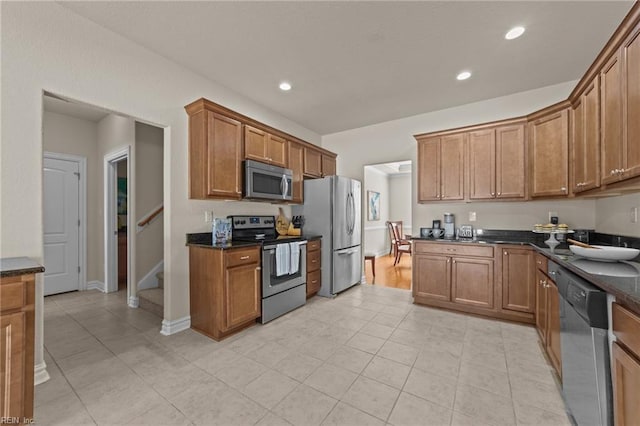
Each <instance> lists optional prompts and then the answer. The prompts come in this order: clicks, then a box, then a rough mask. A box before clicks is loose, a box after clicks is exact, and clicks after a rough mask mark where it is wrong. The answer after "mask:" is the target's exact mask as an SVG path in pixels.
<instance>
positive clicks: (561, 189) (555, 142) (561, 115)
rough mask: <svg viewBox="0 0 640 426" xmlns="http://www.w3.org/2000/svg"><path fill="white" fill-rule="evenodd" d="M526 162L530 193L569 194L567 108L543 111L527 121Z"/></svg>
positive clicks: (544, 195)
mask: <svg viewBox="0 0 640 426" xmlns="http://www.w3.org/2000/svg"><path fill="white" fill-rule="evenodd" d="M529 163H530V165H529V167H530V170H531V173H530V185H531V191H530V193H531V196H532V197H549V196H556V195H568V193H569V173H568V167H569V114H568V108H563V109H561V110H560V111H558V110H555V111H554V110H553V109H552V110H551V112H548V113H545V112H543V113H541V114H540V116H539V118H534V119H533V121H531V122H529Z"/></svg>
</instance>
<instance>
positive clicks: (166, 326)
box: [160, 316, 191, 336]
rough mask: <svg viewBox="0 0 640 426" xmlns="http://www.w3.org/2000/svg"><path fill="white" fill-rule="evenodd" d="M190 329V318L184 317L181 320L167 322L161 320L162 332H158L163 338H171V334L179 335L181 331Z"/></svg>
mask: <svg viewBox="0 0 640 426" xmlns="http://www.w3.org/2000/svg"><path fill="white" fill-rule="evenodd" d="M190 327H191V317H190V316H186V317H182V318H178V319H177V320H173V321H169V320H166V319H165V320H162V330H160V334H163V335H165V336H171V335H172V334H176V333H179V332H181V331H183V330H187V329H188V328H190Z"/></svg>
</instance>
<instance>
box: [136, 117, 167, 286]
mask: <svg viewBox="0 0 640 426" xmlns="http://www.w3.org/2000/svg"><path fill="white" fill-rule="evenodd" d="M135 137H136V199H135V203H136V212H137V217H136V219H135V223H136V224H137V223H138V222H140V220H142V219H143V218H144V217H146V216H147V215H149V214H150V213H152V212H153V211H154V210H155V209H156V208H157V207H158V206H160V205H162V203H163V197H164V195H163V186H162V177H163V170H162V167H163V166H162V165H163V155H164V154H163V152H164V148H163V143H164V140H163V139H164V131H163V130H162V129H161V128H159V127H154V126H149V125H148V124H143V123H136V124H135ZM162 217H163V216H162V214H160V215H159V216H157V217H156V219H154V220H153V221H152V222H151V223H150V224H149V225H147V226H146V227H145V228H144V229H142V230H141V231H140V232H139V233H136V277H135V281H136V283H138V282H140V280H141V279H142V278H143V277H144V276H145V275H147V274H148V273H149V271H151V270H152V269H153V268H154V267H155V266H156V265H157V264H158V263H159V262H160V261H162V259H163V244H162V242H163V240H164V232H163V229H162Z"/></svg>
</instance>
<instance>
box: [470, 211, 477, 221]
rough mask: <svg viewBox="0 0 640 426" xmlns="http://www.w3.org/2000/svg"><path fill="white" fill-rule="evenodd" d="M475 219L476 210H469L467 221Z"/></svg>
mask: <svg viewBox="0 0 640 426" xmlns="http://www.w3.org/2000/svg"><path fill="white" fill-rule="evenodd" d="M475 221H476V212H469V222H475Z"/></svg>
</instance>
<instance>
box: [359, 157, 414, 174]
mask: <svg viewBox="0 0 640 426" xmlns="http://www.w3.org/2000/svg"><path fill="white" fill-rule="evenodd" d="M365 167H371V168H372V169H374V170H377V171H378V172H379V173H382V174H384V175H387V176H388V175H392V176H393V175H404V174H411V160H407V161H396V162H394V163H384V164H374V165H371V166H365Z"/></svg>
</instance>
